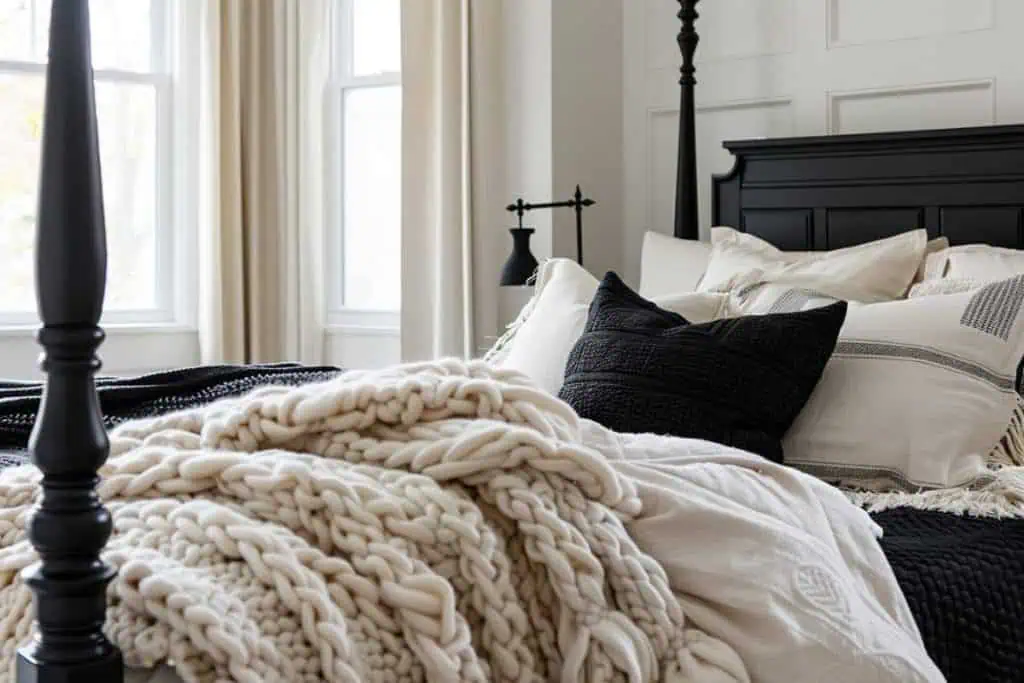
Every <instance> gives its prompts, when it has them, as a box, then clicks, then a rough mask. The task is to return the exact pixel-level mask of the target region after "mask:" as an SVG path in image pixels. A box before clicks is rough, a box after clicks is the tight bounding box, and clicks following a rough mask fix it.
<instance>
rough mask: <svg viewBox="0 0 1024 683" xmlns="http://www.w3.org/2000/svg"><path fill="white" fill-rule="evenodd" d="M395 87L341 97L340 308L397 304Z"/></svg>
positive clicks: (398, 108) (398, 114)
mask: <svg viewBox="0 0 1024 683" xmlns="http://www.w3.org/2000/svg"><path fill="white" fill-rule="evenodd" d="M401 119H402V91H401V88H400V87H398V86H388V87H380V88H357V89H353V90H348V91H346V94H345V158H344V173H345V176H344V177H345V190H344V197H345V200H344V201H345V205H344V209H343V212H344V221H345V231H344V244H345V246H344V255H345V260H344V278H345V279H344V288H345V289H344V305H345V306H346V307H350V308H360V309H364V310H388V311H393V310H398V309H399V305H400V303H401V252H400V250H399V246H400V240H401V218H402V214H401V203H400V197H401V161H402V157H401V149H402V148H401V130H402V129H401V126H402V120H401Z"/></svg>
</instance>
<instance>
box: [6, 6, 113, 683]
mask: <svg viewBox="0 0 1024 683" xmlns="http://www.w3.org/2000/svg"><path fill="white" fill-rule="evenodd" d="M91 64H92V58H91V54H90V38H89V3H88V0H54V2H53V9H52V14H51V19H50V47H49V64H48V66H47V70H46V106H45V113H44V119H43V142H42V160H41V168H42V172H41V177H40V186H39V214H38V225H37V229H36V253H35V257H36V287H37V300H38V305H39V315H40V318H41V319H42V323H43V324H42V328H41V329H40V331H39V335H38V339H39V342H40V344H41V345H42V347H43V355H42V361H41V367H42V369H43V370H44V371H45V372H46V387H45V390H44V393H43V401H42V404H41V405H40V408H39V415H38V417H37V418H36V423H35V428H34V430H33V432H32V438H31V441H30V442H29V449H30V451H31V453H32V458H33V461H34V462H35V464H36V465H37V466H38V467H39V469H40V470H41V471H42V473H43V493H42V500H41V503H40V505H39V507H38V508H37V509H36V510H35V513H34V515H33V517H32V519H31V522H30V524H29V538H30V539H31V541H32V545H33V546H34V547H35V548H36V550H37V551H38V552H39V555H40V558H41V562H40V563H38V564H36V565H34V566H32V567H30V568H28V569H27V570H26V572H25V580H26V582H27V583H28V584H29V585H30V586H31V588H32V590H33V592H34V593H35V608H36V619H37V622H38V635H37V637H35V638H34V639H33V640H32V642H30V643H28V644H26V645H25V646H24V647H23V648H22V649H21V650H19V651H18V683H29V682H34V681H39V682H40V683H58V682H60V683H72V682H79V681H80V682H81V683H91V682H93V681H95V682H96V683H101V682H102V683H120V682H121V681H122V680H123V676H124V673H123V668H122V663H121V654H120V652H119V651H118V650H117V648H115V647H114V646H113V645H112V644H111V643H110V642H109V641H108V640H107V639H106V637H104V635H103V630H102V629H103V623H104V619H105V616H106V605H107V601H106V591H107V585H108V584H109V583H110V581H111V579H113V577H114V575H115V571H114V570H113V569H112V568H111V567H109V566H107V565H105V564H104V563H103V562H102V561H101V560H100V551H102V550H103V547H104V546H105V545H106V542H107V540H108V538H109V537H110V534H111V519H110V514H109V512H108V511H107V510H106V509H105V508H104V507H103V506H102V505H101V504H100V501H99V498H98V497H97V495H96V483H97V476H96V471H97V469H98V468H99V467H100V466H101V465H102V464H103V462H104V461H105V460H106V458H107V454H108V451H109V442H108V440H107V435H106V431H105V430H104V427H103V421H102V419H101V415H100V410H99V401H98V398H97V396H96V387H95V384H94V381H93V377H94V374H95V372H96V370H97V369H98V368H99V367H100V363H99V360H98V358H97V356H96V349H97V348H98V347H99V345H100V343H101V342H102V340H103V331H102V330H101V329H100V327H99V320H100V312H101V311H102V309H103V295H104V289H105V287H106V269H107V254H106V244H105V231H104V224H103V196H102V190H101V182H100V161H99V142H98V134H97V125H96V103H95V96H94V91H93V72H92V65H91Z"/></svg>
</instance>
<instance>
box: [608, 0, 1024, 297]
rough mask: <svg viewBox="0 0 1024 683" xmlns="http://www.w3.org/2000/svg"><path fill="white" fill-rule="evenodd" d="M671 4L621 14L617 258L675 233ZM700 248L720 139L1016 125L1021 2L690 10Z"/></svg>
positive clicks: (647, 3) (634, 266)
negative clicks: (652, 236) (695, 43)
mask: <svg viewBox="0 0 1024 683" xmlns="http://www.w3.org/2000/svg"><path fill="white" fill-rule="evenodd" d="M677 11H678V3H677V2H675V0H630V1H629V2H627V3H624V4H623V15H622V19H623V53H622V54H623V82H624V86H625V90H624V98H623V121H624V126H625V136H624V140H625V145H624V149H623V154H624V157H623V161H624V178H625V182H624V197H625V223H624V225H625V229H624V231H623V250H624V256H625V268H626V275H627V279H628V280H631V281H634V282H635V281H636V280H637V279H638V277H639V264H640V260H639V259H640V245H641V240H642V235H643V233H644V231H646V230H657V231H660V232H664V233H667V234H671V233H672V220H673V201H674V184H675V177H676V159H675V154H676V140H677V126H678V118H677V113H678V106H679V104H678V97H679V90H678V87H679V86H678V78H679V71H678V69H679V62H680V56H679V52H678V47H677V45H676V41H675V35H676V32H677V31H678V29H679V24H678V21H677V20H676V18H675V14H676V12H677ZM698 11H699V12H700V15H701V16H700V18H699V19H698V20H697V31H698V33H699V34H700V36H701V41H700V45H699V47H698V49H697V81H698V82H697V137H698V147H697V164H698V173H699V175H700V179H701V186H700V214H701V222H702V231H703V232H702V234H704V235H706V234H707V229H708V227H709V221H710V214H711V210H710V204H709V202H710V185H711V182H710V179H711V174H712V173H724V172H726V171H728V170H729V168H730V167H731V165H732V161H731V158H730V156H729V154H728V153H727V152H726V151H725V150H724V149H722V147H721V142H722V141H723V140H726V139H735V138H749V137H760V136H767V137H780V136H788V135H822V134H833V133H861V132H871V131H881V130H903V129H917V128H940V127H958V126H971V125H985V124H993V123H1017V122H1021V121H1024V69H1022V68H1021V66H1020V64H1021V55H1022V54H1024V52H1022V50H1021V48H1020V35H1021V34H1022V32H1024V2H1021V1H1020V0H713V1H712V2H702V3H700V4H699V5H698Z"/></svg>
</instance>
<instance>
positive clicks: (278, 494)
mask: <svg viewBox="0 0 1024 683" xmlns="http://www.w3.org/2000/svg"><path fill="white" fill-rule="evenodd" d="M579 430H580V425H579V422H578V420H577V418H576V416H575V415H574V414H573V413H572V412H571V411H570V410H569V409H568V408H567V407H566V406H565V405H564V404H562V403H560V402H559V401H557V400H555V399H554V398H553V397H551V396H550V395H548V394H546V393H544V392H542V391H540V390H538V389H535V388H532V387H531V386H529V385H528V384H527V383H525V382H524V381H523V380H521V379H520V378H519V377H518V376H516V375H512V374H508V373H506V372H504V371H501V370H499V369H495V368H493V367H490V366H489V365H485V364H483V363H476V362H473V363H460V362H456V361H444V362H439V363H430V364H421V365H406V366H401V367H398V368H392V369H390V370H387V371H382V372H379V373H373V372H354V373H347V374H345V375H343V376H341V377H340V378H338V379H337V380H333V381H331V382H328V383H324V384H319V385H307V386H303V387H298V388H282V387H268V388H264V389H261V390H258V391H256V392H254V393H252V394H250V395H248V396H246V397H244V398H241V399H235V400H230V401H222V402H219V403H215V404H213V405H211V406H208V407H206V408H202V409H196V410H191V411H186V412H180V413H176V414H172V415H169V416H165V417H161V418H156V419H151V420H145V421H138V422H133V423H130V424H126V425H124V426H122V427H120V428H118V429H117V430H115V431H114V432H113V433H112V435H111V458H110V460H109V461H108V463H107V464H106V466H105V467H104V469H103V471H102V473H101V474H102V483H101V486H100V493H101V496H102V499H103V500H104V501H105V503H106V505H107V506H108V507H109V508H110V510H111V511H112V514H113V518H114V524H115V533H114V536H113V538H112V539H111V541H110V543H109V546H108V548H107V551H106V554H105V559H106V560H107V561H108V562H110V563H112V564H113V565H115V566H116V567H118V569H119V574H118V577H117V579H116V580H115V581H114V582H113V583H112V585H111V587H110V592H109V600H110V609H109V611H108V633H109V635H110V637H111V638H112V639H113V640H114V641H115V642H116V644H117V645H118V646H120V647H121V648H122V650H123V652H124V654H125V657H126V661H127V662H129V663H130V664H134V665H143V666H148V665H152V664H155V663H158V662H162V661H168V662H171V663H172V665H173V666H174V668H175V669H176V670H177V672H178V674H179V675H181V676H182V678H184V679H185V680H186V681H215V680H216V681H225V680H231V681H238V682H239V683H267V682H270V681H287V682H289V683H295V682H298V681H310V682H312V681H344V682H346V683H359V682H363V681H425V680H430V681H439V682H440V681H481V682H483V681H519V682H522V681H548V680H559V681H565V682H567V683H568V682H572V683H583V682H584V681H586V682H587V683H601V682H603V681H619V680H630V681H654V680H660V681H666V682H673V681H688V680H696V679H698V678H699V677H698V676H697V675H696V674H697V671H698V670H699V669H700V668H701V667H702V663H701V657H702V656H705V657H706V656H707V654H708V653H703V654H702V653H701V651H700V650H701V646H700V644H699V641H700V638H699V636H700V634H699V633H697V632H696V631H692V630H690V629H689V628H688V624H687V621H686V619H685V618H684V614H683V612H682V610H681V608H680V606H679V603H678V601H677V600H676V599H675V598H674V597H673V594H672V591H671V590H670V587H669V583H668V580H667V578H666V574H665V572H664V571H663V569H662V568H661V567H660V566H659V564H658V563H657V562H655V561H653V560H652V559H651V558H650V557H649V556H647V555H645V554H644V553H643V552H641V551H640V550H639V549H638V547H637V545H636V544H635V543H634V541H633V540H632V539H631V538H630V535H629V534H628V533H627V532H626V530H625V528H624V526H623V525H624V523H625V522H628V521H629V520H630V519H632V518H633V517H634V516H635V515H636V514H637V513H638V512H639V509H640V501H639V498H638V496H637V493H636V491H635V489H634V487H633V485H632V484H631V483H630V481H629V479H628V478H626V477H623V476H620V475H618V474H617V473H616V470H615V469H613V467H612V466H611V465H610V464H609V463H608V462H607V461H606V460H605V459H604V458H602V457H599V456H598V455H597V453H596V452H594V451H592V450H590V449H588V448H587V447H586V446H585V445H584V443H583V440H582V439H581V437H580V431H579ZM37 492H38V472H37V471H36V470H35V469H34V468H31V467H21V468H17V469H13V470H8V471H6V472H4V473H3V474H2V475H0V507H2V511H0V548H2V549H0V643H2V652H0V656H2V659H0V680H12V679H13V675H12V671H13V661H14V653H15V649H16V647H17V646H18V645H19V644H21V643H22V642H24V641H25V640H26V639H27V638H28V637H29V636H30V633H31V627H32V610H31V599H30V593H29V591H28V589H27V588H26V587H25V586H24V585H23V584H22V582H21V580H20V578H19V575H18V572H19V571H20V570H22V569H24V568H25V567H26V566H28V565H29V564H31V563H32V562H34V561H35V560H36V556H35V553H34V551H33V550H32V548H31V546H30V545H29V544H28V542H27V541H26V540H25V526H26V521H27V519H28V515H29V512H30V506H31V505H32V504H33V503H34V501H35V500H36V496H37ZM695 643H696V644H695ZM706 663H707V662H704V664H706Z"/></svg>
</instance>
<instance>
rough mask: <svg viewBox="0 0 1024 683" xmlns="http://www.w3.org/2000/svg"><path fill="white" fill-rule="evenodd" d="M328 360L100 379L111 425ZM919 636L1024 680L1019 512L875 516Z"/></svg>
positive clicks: (23, 425)
mask: <svg viewBox="0 0 1024 683" xmlns="http://www.w3.org/2000/svg"><path fill="white" fill-rule="evenodd" d="M339 372H340V370H339V368H334V367H308V366H300V365H295V364H274V365H249V366H205V367H197V368H188V369H183V370H176V371H172V372H165V373H159V374H153V375H146V376H142V377H136V378H132V379H110V378H104V379H99V380H97V391H98V393H99V397H100V409H101V411H102V413H103V420H104V422H105V424H106V425H107V427H108V428H110V427H113V426H114V425H116V424H118V423H120V422H123V421H125V420H130V419H134V418H140V417H152V416H155V415H160V414H163V413H168V412H171V411H175V410H181V409H184V408H191V407H194V406H198V405H203V404H206V403H209V402H211V401H215V400H217V399H220V398H226V397H230V396H240V395H242V394H245V393H246V392H248V391H250V390H252V389H255V388H256V387H259V386H264V385H268V384H276V385H293V386H294V385H299V384H306V383H311V382H322V381H325V380H328V379H330V378H332V377H334V376H336V375H337V374H338V373H339ZM40 394H41V387H40V385H39V384H38V383H4V382H0V467H3V466H7V465H11V464H23V463H25V462H27V456H26V455H25V452H24V449H25V448H26V447H27V444H28V439H29V435H30V433H31V430H32V425H33V423H34V421H35V416H36V412H37V411H38V410H39V399H40ZM872 516H873V517H874V519H875V521H876V522H878V523H879V524H880V525H881V526H882V528H883V529H884V530H885V536H884V537H883V539H882V541H881V543H882V547H883V549H884V550H885V554H886V557H887V558H888V559H889V563H890V564H891V565H892V568H893V571H894V572H895V574H896V578H897V580H898V581H899V584H900V587H901V588H902V590H903V593H904V595H905V596H906V598H907V602H908V603H909V605H910V609H911V612H912V613H913V614H914V618H915V619H916V621H917V624H918V627H919V628H920V630H921V635H922V637H923V638H924V643H925V647H926V648H927V649H928V653H929V654H930V655H931V657H932V659H934V660H935V663H936V664H937V665H938V666H939V668H940V669H941V670H942V672H943V673H944V674H945V675H946V678H947V679H948V681H950V683H1013V682H1017V681H1019V682H1021V683H1024V520H994V519H977V518H971V517H960V516H957V515H952V514H946V513H941V512H925V511H921V510H911V509H907V508H903V509H896V510H889V511H886V512H881V513H877V514H874V515H872Z"/></svg>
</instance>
